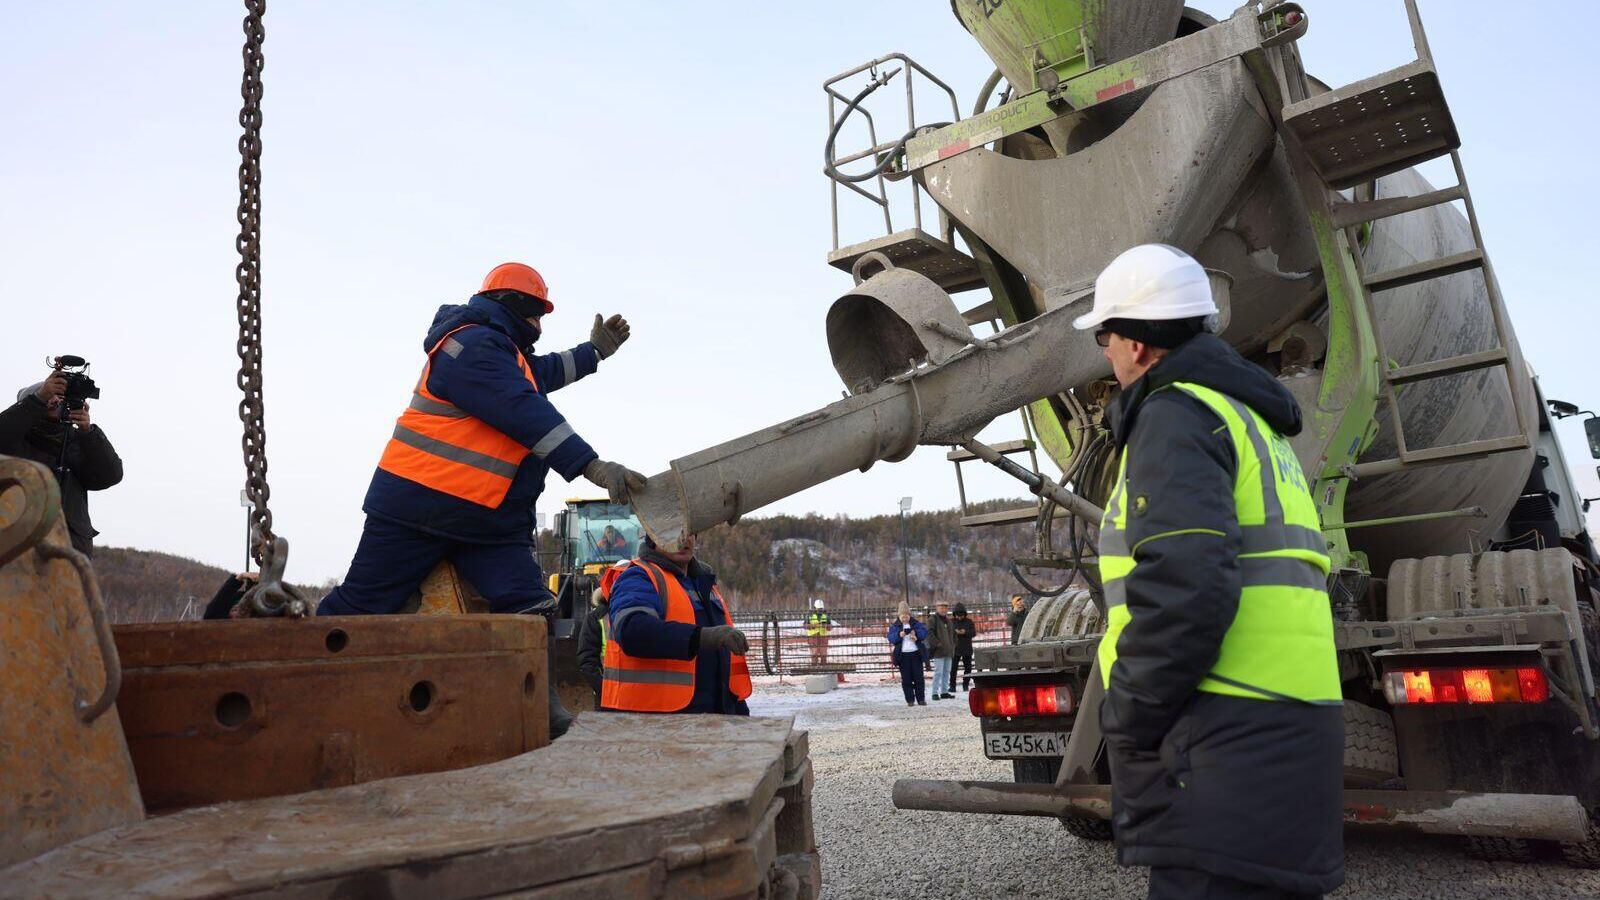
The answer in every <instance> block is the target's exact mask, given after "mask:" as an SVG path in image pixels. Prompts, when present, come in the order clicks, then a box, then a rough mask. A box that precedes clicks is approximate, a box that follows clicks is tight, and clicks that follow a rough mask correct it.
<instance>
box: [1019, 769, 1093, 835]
mask: <svg viewBox="0 0 1600 900" xmlns="http://www.w3.org/2000/svg"><path fill="white" fill-rule="evenodd" d="M1059 774H1061V760H1059V759H1055V758H1043V759H1013V760H1012V761H1011V779H1012V780H1013V781H1015V782H1016V783H1018V784H1055V783H1056V776H1057V775H1059ZM1061 827H1062V828H1065V829H1066V830H1067V834H1070V835H1072V836H1073V837H1075V838H1079V839H1081V840H1085V841H1109V840H1111V823H1110V822H1107V821H1105V820H1104V819H1080V818H1078V817H1077V816H1062V817H1061Z"/></svg>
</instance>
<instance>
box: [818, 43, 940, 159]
mask: <svg viewBox="0 0 1600 900" xmlns="http://www.w3.org/2000/svg"><path fill="white" fill-rule="evenodd" d="M899 71H900V70H899V69H895V70H894V72H890V73H889V74H888V75H885V76H883V77H882V78H874V79H873V80H872V81H870V82H868V83H867V86H866V87H864V88H862V89H861V93H859V94H857V95H855V98H854V99H852V100H851V101H850V102H849V103H846V104H845V107H844V112H843V113H841V114H840V115H839V118H837V119H835V120H834V122H833V128H832V129H830V130H829V131H828V143H827V144H826V145H824V146H823V148H822V168H823V171H825V172H827V173H828V177H829V178H832V179H834V180H835V181H843V182H846V183H849V184H859V183H860V182H863V181H866V180H868V179H870V178H877V177H878V176H879V175H882V174H883V173H884V171H885V170H886V169H888V168H889V167H890V166H892V165H894V161H895V160H896V159H897V158H899V157H900V156H901V155H902V154H903V153H905V149H906V141H909V140H911V139H912V138H914V137H916V136H917V132H918V131H921V130H922V129H924V128H943V127H945V126H946V125H949V124H950V123H949V122H932V123H930V124H927V125H918V126H916V127H914V128H912V129H911V130H910V131H908V132H906V133H905V134H904V135H903V136H901V138H900V140H898V141H895V142H894V146H893V147H890V148H889V151H888V152H887V153H885V154H884V155H883V158H882V159H880V160H878V164H877V165H875V166H873V167H872V168H871V169H868V170H867V171H865V172H862V173H861V174H859V175H846V174H845V173H843V172H841V171H839V167H838V166H836V165H834V162H833V145H834V142H835V141H837V140H838V139H839V129H841V128H843V127H844V123H845V120H846V119H848V118H850V114H851V113H853V112H855V111H856V110H857V109H859V108H860V107H861V101H863V100H865V99H867V95H868V94H871V93H872V92H873V91H875V90H877V89H878V88H881V87H883V86H884V85H886V84H888V83H889V79H891V78H893V77H894V76H895V73H896V72H899ZM906 77H907V78H910V77H911V76H909V75H907V76H906Z"/></svg>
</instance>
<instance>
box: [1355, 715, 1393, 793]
mask: <svg viewBox="0 0 1600 900" xmlns="http://www.w3.org/2000/svg"><path fill="white" fill-rule="evenodd" d="M1399 777H1400V753H1399V750H1398V749H1397V747H1396V744H1395V740H1394V720H1393V719H1392V718H1391V717H1390V716H1389V714H1388V713H1387V712H1384V711H1383V710H1381V709H1376V708H1374V707H1371V706H1367V705H1366V704H1365V703H1357V702H1355V701H1354V700H1346V701H1344V784H1345V787H1353V788H1366V787H1377V786H1378V785H1380V784H1383V783H1384V782H1386V781H1393V780H1394V779H1396V778H1399Z"/></svg>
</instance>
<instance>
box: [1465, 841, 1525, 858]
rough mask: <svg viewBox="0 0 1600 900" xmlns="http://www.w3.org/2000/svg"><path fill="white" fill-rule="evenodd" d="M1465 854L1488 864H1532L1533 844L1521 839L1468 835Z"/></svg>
mask: <svg viewBox="0 0 1600 900" xmlns="http://www.w3.org/2000/svg"><path fill="white" fill-rule="evenodd" d="M1467 853H1469V854H1471V855H1472V856H1475V857H1477V858H1478V859H1482V860H1488V861H1489V862H1518V863H1525V862H1533V857H1534V844H1533V841H1529V840H1524V839H1522V838H1497V837H1482V836H1480V835H1469V836H1468V837H1467Z"/></svg>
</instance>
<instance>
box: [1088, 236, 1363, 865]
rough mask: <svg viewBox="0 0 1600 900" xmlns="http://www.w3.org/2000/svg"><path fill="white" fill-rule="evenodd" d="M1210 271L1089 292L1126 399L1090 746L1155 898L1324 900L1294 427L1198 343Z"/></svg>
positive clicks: (1124, 264)
mask: <svg viewBox="0 0 1600 900" xmlns="http://www.w3.org/2000/svg"><path fill="white" fill-rule="evenodd" d="M1216 314H1217V306H1216V304H1215V302H1214V301H1213V298H1212V296H1211V290H1210V287H1209V283H1208V279H1207V277H1206V272H1205V270H1204V269H1202V268H1201V267H1200V265H1199V263H1197V262H1195V261H1194V260H1193V259H1192V258H1190V257H1189V256H1188V254H1186V253H1184V252H1183V251H1181V250H1178V249H1176V248H1174V247H1169V246H1166V245H1164V244H1145V245H1141V246H1138V247H1134V248H1132V249H1130V250H1128V251H1126V252H1124V253H1123V254H1122V255H1121V256H1118V257H1117V258H1116V259H1115V260H1113V261H1112V262H1111V264H1110V265H1108V266H1107V267H1106V268H1105V270H1104V271H1103V272H1101V273H1100V277H1099V278H1098V279H1097V280H1096V281H1095V297H1094V307H1093V309H1092V310H1091V311H1090V312H1089V313H1088V314H1087V315H1084V316H1082V317H1080V318H1079V319H1077V320H1076V321H1075V322H1074V324H1075V325H1076V326H1077V327H1078V328H1080V329H1085V330H1087V329H1094V331H1095V336H1096V339H1097V340H1098V342H1099V343H1100V346H1102V347H1104V348H1105V355H1106V358H1107V359H1108V360H1110V362H1111V368H1112V371H1113V372H1114V373H1115V374H1116V379H1117V383H1118V384H1119V385H1120V386H1121V388H1122V392H1121V395H1120V397H1118V398H1117V400H1116V401H1115V403H1114V408H1113V409H1112V411H1111V423H1112V424H1111V428H1112V433H1113V436H1114V437H1115V440H1116V446H1117V449H1118V451H1119V453H1120V460H1119V463H1118V471H1117V477H1116V481H1115V482H1114V484H1113V486H1112V490H1111V493H1110V496H1109V497H1108V499H1107V501H1106V511H1105V517H1104V518H1103V519H1102V521H1101V526H1100V544H1099V558H1100V577H1101V582H1102V584H1103V585H1104V591H1105V600H1106V606H1107V616H1106V633H1105V636H1104V637H1103V638H1102V639H1101V642H1100V648H1099V666H1100V675H1101V677H1102V678H1103V679H1104V685H1105V688H1106V694H1105V700H1104V701H1103V703H1102V704H1101V707H1100V727H1101V730H1102V732H1103V733H1104V735H1105V741H1106V747H1107V750H1108V755H1109V758H1110V761H1111V781H1112V785H1113V788H1114V801H1113V809H1112V828H1113V831H1114V833H1115V837H1116V842H1117V859H1118V861H1119V862H1121V863H1122V864H1124V865H1136V866H1149V867H1150V896H1151V897H1302V896H1320V895H1321V894H1323V893H1324V892H1326V891H1331V890H1333V889H1334V888H1337V887H1338V886H1339V885H1340V884H1341V883H1343V881H1344V848H1343V833H1342V825H1341V809H1340V807H1341V789H1342V780H1343V748H1344V738H1343V723H1342V717H1341V714H1340V709H1339V706H1340V697H1341V694H1340V683H1339V672H1338V664H1337V661H1336V658H1335V654H1334V645H1333V625H1332V617H1331V615H1330V612H1329V608H1328V598H1327V593H1326V584H1327V574H1328V569H1329V559H1328V556H1327V545H1326V543H1325V542H1324V541H1323V538H1322V532H1321V530H1320V524H1319V521H1318V517H1317V510H1316V506H1315V504H1314V502H1313V501H1312V499H1311V495H1310V494H1309V492H1308V490H1307V486H1306V480H1305V476H1304V475H1303V474H1302V473H1301V471H1300V464H1299V463H1298V462H1297V461H1296V459H1295V456H1294V453H1293V452H1292V450H1291V449H1290V447H1289V444H1288V442H1287V441H1286V440H1285V439H1284V435H1290V436H1292V435H1294V434H1297V433H1298V432H1299V431H1300V409H1299V407H1298V406H1297V405H1296V403H1295V401H1294V398H1293V397H1292V396H1291V395H1290V394H1289V392H1288V391H1287V390H1286V389H1284V387H1283V386H1282V385H1280V384H1279V383H1278V382H1277V380H1276V379H1275V378H1273V377H1272V376H1271V375H1270V374H1268V373H1267V372H1266V370H1264V369H1262V368H1261V367H1259V366H1257V365H1255V364H1253V363H1251V362H1249V361H1248V360H1246V359H1244V358H1243V357H1242V356H1240V355H1239V354H1238V353H1237V352H1235V351H1234V349H1233V348H1232V347H1230V346H1229V345H1228V344H1227V343H1225V342H1223V341H1222V340H1221V339H1219V338H1217V337H1216V336H1215V335H1213V334H1211V333H1209V329H1210V327H1212V326H1211V323H1213V322H1214V321H1215V318H1214V317H1215V316H1216Z"/></svg>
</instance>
